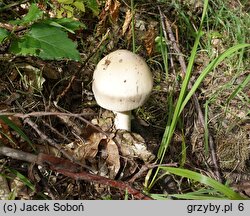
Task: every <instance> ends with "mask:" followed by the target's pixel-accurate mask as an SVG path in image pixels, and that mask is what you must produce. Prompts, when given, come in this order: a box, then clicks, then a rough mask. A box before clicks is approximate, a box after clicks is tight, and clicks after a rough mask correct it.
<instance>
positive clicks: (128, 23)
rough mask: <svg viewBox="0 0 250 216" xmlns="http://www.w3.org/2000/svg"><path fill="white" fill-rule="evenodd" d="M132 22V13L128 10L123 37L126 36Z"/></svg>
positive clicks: (123, 27)
mask: <svg viewBox="0 0 250 216" xmlns="http://www.w3.org/2000/svg"><path fill="white" fill-rule="evenodd" d="M131 21H132V13H131V10H129V9H128V10H127V12H126V16H125V20H124V23H123V26H122V35H123V36H124V35H125V33H126V32H127V30H128V29H129V26H130V23H131Z"/></svg>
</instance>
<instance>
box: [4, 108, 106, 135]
mask: <svg viewBox="0 0 250 216" xmlns="http://www.w3.org/2000/svg"><path fill="white" fill-rule="evenodd" d="M89 115H90V114H84V113H79V114H74V113H63V112H31V113H26V114H23V113H12V112H3V113H0V116H13V117H17V118H21V119H26V118H30V117H40V116H69V117H75V118H78V119H79V120H81V121H83V122H84V123H85V124H86V125H89V126H91V127H92V128H94V129H95V130H97V131H99V132H101V133H103V134H105V135H106V136H107V137H109V134H108V133H107V132H105V131H103V130H102V129H101V128H99V127H98V126H96V125H94V124H93V123H91V122H90V121H88V120H87V119H85V118H83V116H89Z"/></svg>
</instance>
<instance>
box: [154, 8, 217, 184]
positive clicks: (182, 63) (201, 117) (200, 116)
mask: <svg viewBox="0 0 250 216" xmlns="http://www.w3.org/2000/svg"><path fill="white" fill-rule="evenodd" d="M158 10H159V13H160V16H161V20H162V21H163V22H162V25H163V26H165V27H164V28H163V31H167V32H165V33H164V36H165V35H167V33H168V37H169V39H170V41H171V45H172V47H173V49H174V50H175V52H176V53H177V54H178V60H179V63H180V66H181V69H182V72H183V73H184V74H186V71H187V66H186V63H185V60H184V58H183V56H182V53H181V50H180V48H179V45H178V43H177V42H176V39H175V37H174V34H173V32H172V29H171V26H170V23H169V21H168V18H167V17H166V16H165V15H164V14H163V13H162V11H161V9H160V7H158ZM165 40H166V41H167V40H168V38H167V37H166V36H165ZM191 88H192V82H191V81H190V82H189V83H188V89H191ZM192 101H193V102H194V106H195V109H196V111H197V113H198V119H199V121H200V122H201V124H202V126H203V128H204V129H205V119H204V115H203V112H202V109H201V106H200V104H199V100H198V97H197V94H196V93H194V94H193V95H192ZM208 139H209V149H210V153H211V158H212V162H213V166H214V169H215V173H216V176H217V178H218V180H219V181H220V182H222V177H221V172H220V168H219V165H218V160H217V156H216V151H215V146H214V141H213V137H212V136H211V134H210V133H209V131H208Z"/></svg>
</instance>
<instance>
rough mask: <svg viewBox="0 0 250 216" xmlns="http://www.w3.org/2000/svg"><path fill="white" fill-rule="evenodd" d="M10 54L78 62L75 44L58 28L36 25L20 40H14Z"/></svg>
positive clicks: (78, 55) (78, 56)
mask: <svg viewBox="0 0 250 216" xmlns="http://www.w3.org/2000/svg"><path fill="white" fill-rule="evenodd" d="M10 50H11V52H13V53H14V54H17V55H33V56H37V57H40V58H42V59H50V60H53V59H56V60H60V59H71V60H76V61H79V60H80V54H79V52H78V50H77V49H76V44H75V43H74V42H73V41H71V40H70V39H69V38H68V37H67V33H66V32H64V31H63V30H61V29H60V28H57V27H53V26H50V25H46V24H42V23H36V24H34V25H32V27H31V30H30V32H28V33H27V34H26V35H25V36H24V37H22V38H21V39H17V40H15V41H14V42H13V43H12V45H11V47H10Z"/></svg>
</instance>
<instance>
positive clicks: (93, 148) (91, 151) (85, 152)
mask: <svg viewBox="0 0 250 216" xmlns="http://www.w3.org/2000/svg"><path fill="white" fill-rule="evenodd" d="M103 139H106V136H105V135H104V134H103V133H92V134H91V135H90V137H89V138H88V140H87V142H85V143H83V144H82V145H81V146H80V147H79V149H78V158H79V159H80V161H81V160H82V159H93V158H94V157H95V156H96V154H97V152H98V146H99V144H100V142H101V140H103Z"/></svg>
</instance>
